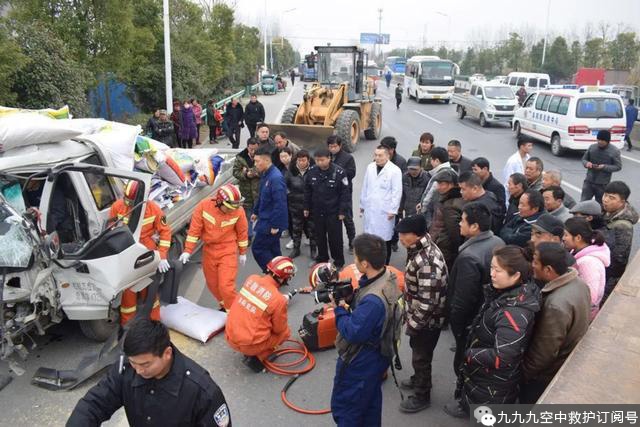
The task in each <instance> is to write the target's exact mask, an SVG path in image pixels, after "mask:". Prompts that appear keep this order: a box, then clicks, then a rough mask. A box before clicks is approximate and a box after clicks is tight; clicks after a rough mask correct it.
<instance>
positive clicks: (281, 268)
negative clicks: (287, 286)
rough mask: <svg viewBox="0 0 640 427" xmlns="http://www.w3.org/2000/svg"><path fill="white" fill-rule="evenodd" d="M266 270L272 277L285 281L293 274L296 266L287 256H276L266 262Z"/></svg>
mask: <svg viewBox="0 0 640 427" xmlns="http://www.w3.org/2000/svg"><path fill="white" fill-rule="evenodd" d="M267 270H268V271H270V272H271V274H273V276H274V277H276V278H278V279H280V280H281V281H282V282H286V281H287V280H289V279H291V278H292V277H293V276H295V274H296V271H297V268H296V266H295V265H294V264H293V260H292V259H291V258H289V257H287V256H277V257H275V258H274V259H272V260H271V261H269V263H268V264H267Z"/></svg>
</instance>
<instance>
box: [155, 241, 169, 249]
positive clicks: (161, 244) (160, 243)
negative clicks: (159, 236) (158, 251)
mask: <svg viewBox="0 0 640 427" xmlns="http://www.w3.org/2000/svg"><path fill="white" fill-rule="evenodd" d="M158 246H161V247H163V248H169V247H171V242H170V241H168V240H160V241H159V242H158Z"/></svg>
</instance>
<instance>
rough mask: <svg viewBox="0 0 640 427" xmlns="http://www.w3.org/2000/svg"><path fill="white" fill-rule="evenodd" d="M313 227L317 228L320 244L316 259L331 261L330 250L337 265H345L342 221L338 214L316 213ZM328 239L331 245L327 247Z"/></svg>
mask: <svg viewBox="0 0 640 427" xmlns="http://www.w3.org/2000/svg"><path fill="white" fill-rule="evenodd" d="M313 227H314V229H315V235H316V244H317V245H318V257H317V258H316V261H318V262H327V261H329V251H328V249H330V250H331V258H333V262H334V264H335V265H336V267H342V266H343V265H344V253H343V251H342V222H341V221H340V220H339V219H338V215H314V216H313ZM327 240H328V241H329V245H328V248H327Z"/></svg>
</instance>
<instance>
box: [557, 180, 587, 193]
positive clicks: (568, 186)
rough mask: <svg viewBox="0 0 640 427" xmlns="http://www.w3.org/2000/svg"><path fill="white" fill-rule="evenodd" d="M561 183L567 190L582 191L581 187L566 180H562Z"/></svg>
mask: <svg viewBox="0 0 640 427" xmlns="http://www.w3.org/2000/svg"><path fill="white" fill-rule="evenodd" d="M562 185H563V186H565V187H567V188H568V189H569V190H573V191H575V192H576V193H578V194H581V193H582V188H578V187H576V186H575V185H573V184H570V183H568V182H567V181H562Z"/></svg>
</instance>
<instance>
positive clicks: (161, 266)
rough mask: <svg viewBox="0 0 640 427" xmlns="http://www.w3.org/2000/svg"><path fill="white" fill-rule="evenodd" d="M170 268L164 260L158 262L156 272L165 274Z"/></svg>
mask: <svg viewBox="0 0 640 427" xmlns="http://www.w3.org/2000/svg"><path fill="white" fill-rule="evenodd" d="M170 268H171V266H170V265H169V261H167V260H166V259H163V260H160V264H158V271H159V272H160V273H166V272H167V271H169V269H170Z"/></svg>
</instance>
